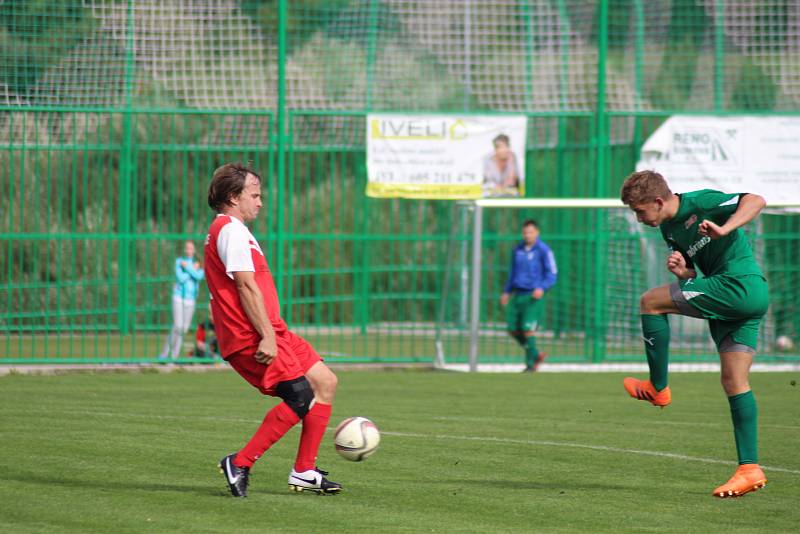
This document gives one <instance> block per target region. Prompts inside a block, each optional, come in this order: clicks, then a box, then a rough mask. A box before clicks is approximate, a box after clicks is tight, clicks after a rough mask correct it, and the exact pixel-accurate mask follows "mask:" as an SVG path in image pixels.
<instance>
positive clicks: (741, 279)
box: [621, 171, 769, 497]
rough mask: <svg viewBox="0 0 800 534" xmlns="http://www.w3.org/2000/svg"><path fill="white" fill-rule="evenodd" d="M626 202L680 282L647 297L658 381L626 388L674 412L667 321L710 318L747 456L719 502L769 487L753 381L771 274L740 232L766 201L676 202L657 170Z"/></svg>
mask: <svg viewBox="0 0 800 534" xmlns="http://www.w3.org/2000/svg"><path fill="white" fill-rule="evenodd" d="M621 197H622V202H623V203H625V204H627V205H628V207H629V208H630V209H632V210H633V211H634V212H635V213H636V218H637V220H638V221H639V222H640V223H642V224H646V225H648V226H653V227H655V226H658V227H659V228H660V229H661V235H662V237H663V238H664V240H665V241H666V242H667V245H669V248H670V249H671V251H672V252H671V253H670V254H669V256H667V261H666V268H667V270H669V271H670V272H671V273H672V274H674V275H675V276H676V278H677V280H676V281H675V282H673V283H672V284H668V285H663V286H661V287H655V288H652V289H650V290H649V291H647V292H646V293H645V294H644V295H642V297H641V303H640V307H641V314H642V316H641V317H642V332H643V334H644V335H643V337H644V342H645V345H644V348H645V352H646V353H647V363H648V365H649V367H650V380H636V379H634V378H626V379H625V381H624V386H625V389H626V390H627V391H628V393H629V394H630V395H631V396H632V397H634V398H637V399H641V400H647V401H649V402H650V403H652V404H654V405H655V406H661V407H664V406H666V405H668V404H669V403H670V401H671V394H670V390H669V387H668V386H667V366H668V360H669V336H670V331H669V322H668V321H667V314H670V313H676V314H681V315H688V316H690V317H699V318H703V319H707V320H708V325H709V329H710V330H711V337H712V338H713V339H714V343H715V344H716V346H717V351H718V352H719V358H720V364H721V372H722V377H721V379H722V388H723V389H724V390H725V394H726V395H727V396H728V402H729V403H730V409H731V416H732V419H733V434H734V438H735V441H736V452H737V454H738V456H739V468H738V469H737V470H736V473H734V475H733V477H732V478H731V479H730V480H729V481H728V482H727V483H726V484H723V485H721V486H719V487H718V488H716V489H715V490H714V492H713V495H715V496H717V497H738V496H740V495H744V494H745V493H748V492H751V491H755V490H757V489H759V488H762V487H764V485H765V484H766V482H767V479H766V477H765V476H764V472H763V471H762V470H761V468H760V467H759V465H758V411H757V409H756V401H755V397H753V392H752V391H751V390H750V384H749V382H748V377H749V374H750V365H751V364H752V363H753V355H754V354H755V351H756V341H757V338H758V327H759V323H760V322H761V318H762V316H763V315H764V314H765V313H766V311H767V306H768V305H769V293H768V291H767V281H766V279H765V278H764V274H763V273H762V271H761V268H760V267H759V266H758V264H757V263H756V260H755V258H754V257H753V252H752V250H751V249H750V245H749V243H748V242H747V238H746V237H745V236H744V234H743V233H742V231H741V230H740V229H739V228H740V227H741V226H743V225H745V224H747V223H748V222H750V221H751V220H753V219H754V218H755V217H756V216H757V215H758V214H759V213H760V212H761V210H762V209H763V208H764V206H765V205H766V202H765V200H764V199H763V198H762V197H760V196H758V195H754V194H752V193H734V194H727V193H722V192H720V191H714V190H711V189H703V190H700V191H693V192H691V193H683V194H680V195H676V194H674V193H672V192H671V191H670V189H669V187H668V186H667V182H666V181H665V180H664V178H663V177H662V176H661V175H660V174H658V173H657V172H653V171H641V172H635V173H633V174H631V175H630V176H628V178H627V179H626V180H625V183H624V184H623V185H622V191H621Z"/></svg>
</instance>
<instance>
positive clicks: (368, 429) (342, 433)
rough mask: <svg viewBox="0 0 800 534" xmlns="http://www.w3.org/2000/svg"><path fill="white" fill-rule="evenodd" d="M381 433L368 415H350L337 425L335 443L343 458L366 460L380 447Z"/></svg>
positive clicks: (352, 460) (354, 460) (353, 460)
mask: <svg viewBox="0 0 800 534" xmlns="http://www.w3.org/2000/svg"><path fill="white" fill-rule="evenodd" d="M380 442H381V433H380V432H379V431H378V427H376V426H375V423H373V422H372V421H370V420H369V419H367V418H366V417H348V418H347V419H345V420H344V421H342V422H341V423H339V426H337V427H336V432H335V433H334V434H333V445H334V447H336V452H338V453H339V454H340V455H342V458H345V459H347V460H350V461H351V462H360V461H361V460H364V459H365V458H367V457H368V456H370V455H371V454H372V453H374V452H375V450H377V448H378V444H379V443H380Z"/></svg>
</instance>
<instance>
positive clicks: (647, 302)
mask: <svg viewBox="0 0 800 534" xmlns="http://www.w3.org/2000/svg"><path fill="white" fill-rule="evenodd" d="M652 304H653V298H652V294H651V293H650V291H646V292H645V293H642V296H641V297H639V311H640V312H641V313H651V312H652V309H651V306H652Z"/></svg>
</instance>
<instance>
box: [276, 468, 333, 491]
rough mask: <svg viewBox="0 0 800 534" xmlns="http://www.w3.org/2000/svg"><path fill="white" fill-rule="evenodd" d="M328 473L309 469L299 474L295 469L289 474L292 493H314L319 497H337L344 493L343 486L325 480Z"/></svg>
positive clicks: (317, 469)
mask: <svg viewBox="0 0 800 534" xmlns="http://www.w3.org/2000/svg"><path fill="white" fill-rule="evenodd" d="M327 474H328V472H327V471H323V470H322V469H319V468H316V469H309V470H308V471H303V472H301V473H298V472H297V471H295V470H294V469H292V471H291V472H290V473H289V490H290V491H298V492H300V491H313V492H314V493H317V494H319V495H336V494H337V493H339V492H341V491H342V485H341V484H339V483H338V482H332V481H330V480H328V479H327V478H325V477H326V476H327Z"/></svg>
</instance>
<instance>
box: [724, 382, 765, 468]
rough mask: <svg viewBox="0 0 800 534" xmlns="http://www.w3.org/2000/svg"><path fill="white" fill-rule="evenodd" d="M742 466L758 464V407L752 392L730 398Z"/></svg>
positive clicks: (734, 434)
mask: <svg viewBox="0 0 800 534" xmlns="http://www.w3.org/2000/svg"><path fill="white" fill-rule="evenodd" d="M728 402H729V403H730V405H731V418H732V419H733V437H734V439H735V440H736V454H737V455H738V456H739V463H740V464H757V463H758V407H757V406H756V398H755V397H754V396H753V392H752V391H746V392H744V393H739V394H738V395H734V396H732V397H728Z"/></svg>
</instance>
